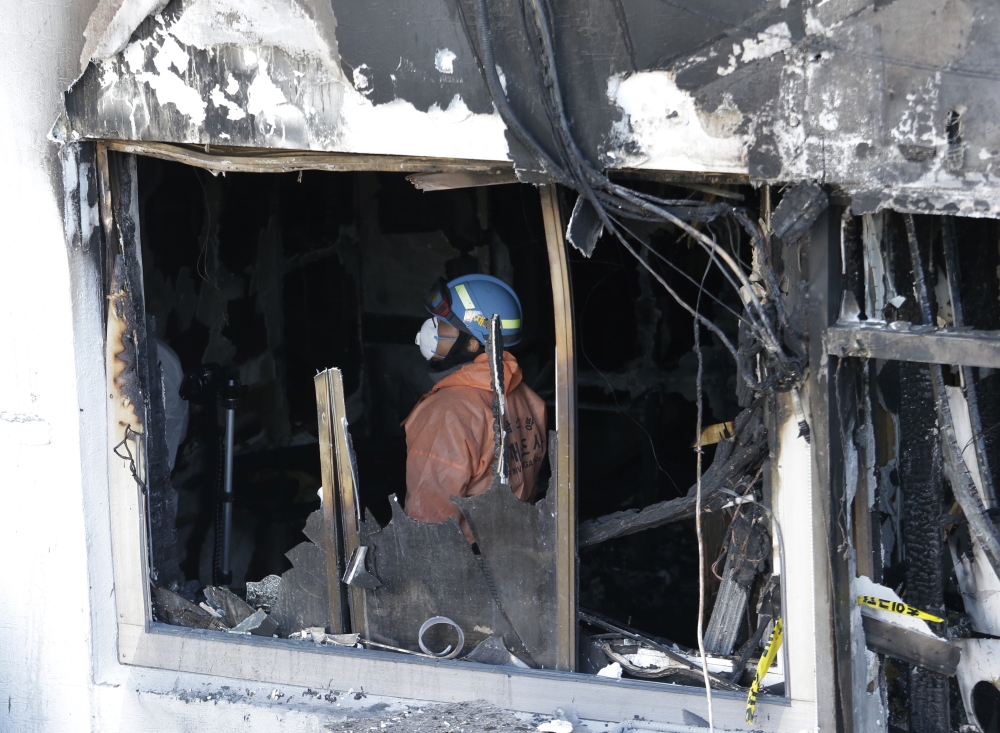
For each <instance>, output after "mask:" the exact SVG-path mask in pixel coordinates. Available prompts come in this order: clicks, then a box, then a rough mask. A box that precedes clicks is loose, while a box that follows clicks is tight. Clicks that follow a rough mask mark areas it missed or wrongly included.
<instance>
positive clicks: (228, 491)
mask: <svg viewBox="0 0 1000 733" xmlns="http://www.w3.org/2000/svg"><path fill="white" fill-rule="evenodd" d="M235 425H236V408H235V407H232V408H230V409H227V410H226V467H225V473H224V484H223V488H222V511H223V517H222V522H223V524H222V584H223V585H229V584H230V583H231V582H233V573H232V570H231V569H230V567H229V547H230V543H231V540H232V531H233V434H234V429H235Z"/></svg>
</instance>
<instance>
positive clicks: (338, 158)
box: [102, 140, 514, 176]
mask: <svg viewBox="0 0 1000 733" xmlns="http://www.w3.org/2000/svg"><path fill="white" fill-rule="evenodd" d="M102 145H103V146H104V147H105V148H106V149H107V150H115V151H118V152H121V153H131V154H133V155H147V156H149V157H151V158H159V159H160V160H169V161H174V162H177V163H184V164H185V165H192V166H195V167H197V168H204V169H205V170H208V171H212V172H213V173H233V172H245V173H288V172H294V171H304V170H322V171H386V172H393V173H437V172H447V171H465V172H469V173H472V172H476V173H490V174H495V175H498V176H499V175H503V174H505V173H508V172H512V171H513V169H514V164H513V163H511V162H510V161H503V160H464V159H457V158H422V157H418V156H412V155H367V154H357V153H327V152H320V151H309V150H273V149H269V148H244V147H239V146H221V145H212V146H208V145H205V146H200V145H199V146H195V145H177V144H173V143H161V142H139V141H130V140H105V141H103V142H102Z"/></svg>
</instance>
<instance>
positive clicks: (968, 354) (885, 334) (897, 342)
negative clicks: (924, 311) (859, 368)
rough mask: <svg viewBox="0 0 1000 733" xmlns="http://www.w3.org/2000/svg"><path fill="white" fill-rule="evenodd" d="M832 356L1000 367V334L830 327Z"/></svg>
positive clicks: (829, 339)
mask: <svg viewBox="0 0 1000 733" xmlns="http://www.w3.org/2000/svg"><path fill="white" fill-rule="evenodd" d="M826 350H827V353H828V354H829V355H831V356H839V357H848V356H854V357H860V358H863V359H886V360H889V361H915V362H921V363H924V364H955V365H962V366H973V367H990V368H993V369H995V368H997V367H1000V331H975V330H971V329H967V330H957V329H947V328H927V327H911V328H909V329H907V330H905V331H903V330H900V331H897V330H893V329H891V328H888V327H886V326H860V325H858V326H844V325H838V326H831V327H830V328H828V329H827V331H826Z"/></svg>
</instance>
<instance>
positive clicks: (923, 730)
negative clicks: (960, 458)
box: [899, 362, 950, 733]
mask: <svg viewBox="0 0 1000 733" xmlns="http://www.w3.org/2000/svg"><path fill="white" fill-rule="evenodd" d="M899 393H900V406H899V429H900V437H899V452H900V456H899V469H900V471H899V472H900V481H901V485H902V491H903V527H902V529H903V546H904V552H905V554H906V593H905V596H904V599H905V601H906V602H907V603H909V604H910V605H912V606H916V607H917V608H922V609H924V610H927V611H929V612H930V613H933V614H935V615H939V616H944V580H945V579H944V573H943V571H942V564H941V561H942V558H941V553H942V552H943V550H944V545H943V542H942V534H941V522H940V517H941V514H942V511H943V502H944V497H943V487H942V459H941V442H940V440H939V438H938V431H937V419H936V417H935V412H934V400H933V397H932V395H931V377H930V370H929V369H928V367H927V366H926V365H924V364H914V363H909V362H906V363H902V364H900V367H899ZM909 709H910V730H911V731H914V733H948V731H949V730H950V728H949V724H948V679H947V678H946V677H943V676H941V675H939V674H934V673H933V672H928V671H927V670H924V669H920V668H917V667H913V668H912V669H911V670H910V705H909Z"/></svg>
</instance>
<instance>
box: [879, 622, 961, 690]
mask: <svg viewBox="0 0 1000 733" xmlns="http://www.w3.org/2000/svg"><path fill="white" fill-rule="evenodd" d="M861 625H862V627H863V628H864V630H865V646H867V647H868V648H869V649H871V650H872V651H873V652H878V653H879V654H885V655H886V656H889V657H893V658H894V659H899V660H902V661H904V662H907V663H909V664H912V665H914V666H917V667H920V668H921V669H926V670H928V671H930V672H934V673H936V674H940V675H944V676H945V677H951V676H952V675H954V674H955V671H956V670H957V669H958V663H959V661H961V659H962V649H961V648H960V647H959V646H957V645H956V644H952V643H951V642H950V641H946V640H945V639H940V638H938V637H936V636H930V635H928V634H921V633H920V632H919V631H914V630H913V629H907V628H905V627H903V626H896V625H895V624H890V623H888V622H886V621H880V620H879V619H877V618H872V617H871V616H865V615H863V614H862V616H861Z"/></svg>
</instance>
